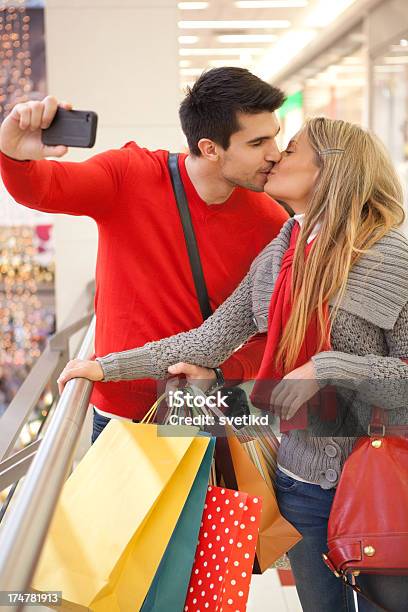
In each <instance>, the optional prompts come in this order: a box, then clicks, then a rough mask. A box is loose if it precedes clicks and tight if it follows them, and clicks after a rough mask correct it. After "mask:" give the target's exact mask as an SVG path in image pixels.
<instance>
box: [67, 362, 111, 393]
mask: <svg viewBox="0 0 408 612" xmlns="http://www.w3.org/2000/svg"><path fill="white" fill-rule="evenodd" d="M72 378H87V379H88V380H91V381H99V380H103V370H102V366H101V365H100V363H99V362H98V361H90V360H86V359H71V361H68V363H67V365H66V366H65V368H64V369H63V370H62V372H61V374H60V375H59V378H58V380H57V382H58V390H59V393H60V395H61V393H62V392H63V390H64V387H65V385H66V383H67V382H68V381H69V380H71V379H72Z"/></svg>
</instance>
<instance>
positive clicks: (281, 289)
mask: <svg viewBox="0 0 408 612" xmlns="http://www.w3.org/2000/svg"><path fill="white" fill-rule="evenodd" d="M299 234H300V226H299V224H298V223H296V224H295V225H294V227H293V229H292V234H291V237H290V243H289V248H288V250H287V251H286V253H285V255H284V257H283V259H282V265H281V269H280V272H279V275H278V278H277V280H276V283H275V287H274V290H273V294H272V297H271V302H270V306H269V315H268V338H267V342H266V347H265V353H264V356H263V359H262V363H261V367H260V369H259V372H258V376H257V378H256V382H255V385H254V388H253V390H252V393H251V401H252V403H253V404H254V405H255V406H257V407H258V408H261V409H263V410H269V411H270V410H271V409H272V407H271V405H270V397H271V393H272V390H273V388H274V387H275V386H276V385H277V384H278V382H279V381H280V380H281V379H282V378H283V377H284V376H285V374H286V373H287V372H285V371H284V368H283V364H276V363H275V359H274V357H275V355H276V353H277V350H278V346H279V343H280V340H281V338H282V334H283V331H284V329H285V326H286V324H287V322H288V321H289V317H290V315H291V312H292V307H293V304H292V296H291V287H292V268H293V259H294V254H295V248H296V243H297V240H298V237H299ZM312 244H313V241H311V242H310V243H309V244H308V245H307V246H306V249H305V257H307V256H308V254H309V252H310V249H311V248H312ZM324 309H325V312H326V316H327V322H328V306H327V304H325V306H324ZM319 338H320V326H319V324H318V317H317V312H315V313H314V314H313V316H312V318H311V320H310V323H309V325H308V327H307V330H306V334H305V338H304V340H303V343H302V346H301V347H300V351H299V355H298V357H297V359H296V363H295V365H294V366H293V370H294V369H296V368H298V367H300V366H302V365H304V364H305V363H306V362H308V361H309V360H310V359H311V357H313V355H315V354H316V353H317V352H318V347H319ZM330 349H331V346H330V340H329V337H327V339H326V340H325V342H324V345H323V347H322V348H321V349H320V350H322V351H327V350H330ZM293 384H296V383H295V382H294V383H293ZM307 416H308V414H307V404H305V405H304V406H302V408H300V409H299V410H298V411H297V413H296V414H295V415H294V416H293V417H292V418H291V419H289V420H283V419H281V432H283V431H288V430H290V429H305V428H306V427H307V423H308V418H307Z"/></svg>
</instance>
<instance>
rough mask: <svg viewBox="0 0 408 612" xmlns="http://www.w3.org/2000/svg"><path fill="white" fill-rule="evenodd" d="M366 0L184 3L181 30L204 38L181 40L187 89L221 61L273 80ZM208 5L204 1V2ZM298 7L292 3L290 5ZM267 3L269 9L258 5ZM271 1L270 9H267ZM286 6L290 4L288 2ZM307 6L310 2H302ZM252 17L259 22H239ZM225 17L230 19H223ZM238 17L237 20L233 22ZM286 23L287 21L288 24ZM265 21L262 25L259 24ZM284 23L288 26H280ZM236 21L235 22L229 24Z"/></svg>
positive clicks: (182, 33)
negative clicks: (197, 6) (195, 5)
mask: <svg viewBox="0 0 408 612" xmlns="http://www.w3.org/2000/svg"><path fill="white" fill-rule="evenodd" d="M359 1H360V0H304V1H302V0H293V1H291V0H275V1H273V0H272V1H270V2H262V1H260V2H259V1H256V0H248V1H247V2H245V3H244V4H245V5H246V6H250V8H239V5H240V4H241V5H242V2H239V1H238V2H237V1H236V0H209V1H208V2H207V3H204V4H208V6H207V7H206V8H203V9H198V10H197V9H196V10H193V9H188V10H186V9H182V8H180V7H181V6H183V4H184V5H186V3H185V2H184V3H179V11H178V13H179V35H180V36H195V37H198V40H197V41H196V42H193V43H190V44H187V43H185V42H183V41H182V39H181V42H180V44H179V53H180V83H181V87H182V88H183V89H184V88H185V86H186V85H187V84H190V83H192V82H194V81H195V80H196V78H197V77H198V76H199V75H200V73H201V72H202V71H203V70H205V69H208V68H211V67H213V66H217V65H224V66H226V65H238V66H242V67H245V68H248V69H250V70H252V71H253V72H254V73H255V74H257V75H258V76H260V77H261V78H264V79H266V80H269V81H272V80H273V77H274V75H275V74H277V73H278V72H280V71H281V70H282V68H284V67H285V65H287V64H288V63H289V62H290V61H291V60H292V59H294V58H295V57H296V56H298V55H299V54H301V53H302V50H304V49H305V48H306V47H307V45H309V44H310V43H311V42H312V41H314V40H316V38H317V37H318V36H319V34H321V33H322V32H323V31H324V29H325V28H326V27H327V26H329V25H330V24H333V22H334V21H335V19H336V18H337V17H339V16H340V15H341V14H342V13H343V12H344V11H345V10H347V9H348V8H350V7H351V5H354V4H356V3H358V2H359ZM199 4H203V3H199ZM291 4H292V5H296V6H290V5H291ZM255 5H261V6H262V5H263V8H255ZM266 5H268V6H269V8H265V6H266ZM282 5H284V6H282ZM301 5H304V6H301ZM192 21H193V22H203V21H208V22H212V23H209V24H207V27H205V28H196V27H193V26H194V24H191V25H190V27H181V26H183V25H184V26H185V25H186V24H183V22H192ZM242 21H249V22H255V23H252V24H251V23H249V24H245V23H239V22H242ZM262 21H269V22H271V21H272V22H273V21H278V22H283V23H281V24H279V23H277V24H273V23H272V24H271V23H269V24H267V23H266V24H262V23H259V22H262ZM222 22H230V23H227V24H224V25H223V24H222ZM231 22H232V23H231ZM285 22H286V23H285ZM257 25H260V26H261V27H256V26H257ZM279 25H282V26H284V27H277V26H279ZM229 26H231V27H229ZM231 35H235V36H242V35H255V36H259V35H263V36H265V35H266V36H268V37H273V38H274V39H273V40H272V41H271V40H270V39H267V40H266V41H265V40H262V41H260V40H256V39H254V40H249V41H245V42H243V41H241V39H235V40H232V41H228V42H227V39H225V38H222V39H220V38H219V37H220V36H222V37H225V36H231Z"/></svg>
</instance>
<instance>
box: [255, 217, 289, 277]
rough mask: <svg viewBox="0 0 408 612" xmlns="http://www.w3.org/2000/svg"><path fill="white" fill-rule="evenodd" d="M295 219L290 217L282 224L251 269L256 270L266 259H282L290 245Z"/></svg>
mask: <svg viewBox="0 0 408 612" xmlns="http://www.w3.org/2000/svg"><path fill="white" fill-rule="evenodd" d="M294 223H295V220H294V219H292V218H290V219H287V221H285V223H284V224H283V225H282V227H281V229H280V232H279V234H278V235H277V236H276V237H275V238H274V239H273V240H271V241H270V242H269V243H268V244H267V245H266V246H265V247H264V248H263V249H262V251H261V252H260V253H259V255H258V256H257V257H256V258H255V259H254V261H253V262H252V266H251V269H252V270H255V269H257V268H258V267H259V265H262V264H264V263H265V262H266V261H270V260H272V259H273V258H274V259H276V258H278V259H280V258H281V257H282V256H283V254H284V253H285V251H286V249H287V248H288V246H289V242H290V234H291V232H292V227H293V225H294Z"/></svg>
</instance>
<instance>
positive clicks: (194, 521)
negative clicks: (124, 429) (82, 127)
mask: <svg viewBox="0 0 408 612" xmlns="http://www.w3.org/2000/svg"><path fill="white" fill-rule="evenodd" d="M204 435H205V434H204ZM214 447H215V438H212V439H211V440H210V443H209V445H208V447H207V450H206V452H205V455H204V457H203V460H202V462H201V466H200V468H199V470H198V472H197V476H196V478H195V480H194V483H193V486H192V488H191V490H190V493H189V496H188V498H187V501H186V503H185V504H184V507H183V511H182V513H181V514H180V518H179V520H178V522H177V525H176V528H175V530H174V532H173V534H172V536H171V539H170V541H169V544H168V545H167V548H166V552H165V553H164V556H163V558H162V560H161V562H160V565H159V568H158V570H157V572H156V575H155V577H154V579H153V582H152V584H151V587H150V589H149V592H148V594H147V595H146V599H145V601H144V603H143V606H142V607H141V609H140V612H170V610H171V612H181V611H182V610H183V608H184V602H185V599H186V595H187V588H188V584H189V581H190V575H191V570H192V567H193V563H194V555H195V551H196V545H197V539H198V533H199V531H200V524H201V517H202V514H203V509H204V503H205V497H206V493H207V487H208V480H209V476H210V470H211V462H212V459H213V454H214Z"/></svg>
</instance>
